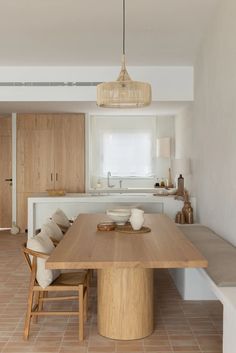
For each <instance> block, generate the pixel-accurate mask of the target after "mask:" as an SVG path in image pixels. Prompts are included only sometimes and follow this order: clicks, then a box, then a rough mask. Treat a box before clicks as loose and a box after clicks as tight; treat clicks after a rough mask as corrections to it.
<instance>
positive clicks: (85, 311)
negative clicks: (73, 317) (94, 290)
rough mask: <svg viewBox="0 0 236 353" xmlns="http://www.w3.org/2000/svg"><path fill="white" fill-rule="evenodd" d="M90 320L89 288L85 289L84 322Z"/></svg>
mask: <svg viewBox="0 0 236 353" xmlns="http://www.w3.org/2000/svg"><path fill="white" fill-rule="evenodd" d="M87 318H88V287H85V288H84V322H85V321H87Z"/></svg>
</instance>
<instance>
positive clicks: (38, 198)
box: [29, 192, 178, 203]
mask: <svg viewBox="0 0 236 353" xmlns="http://www.w3.org/2000/svg"><path fill="white" fill-rule="evenodd" d="M174 197H175V196H174V195H167V196H159V195H158V196H154V195H153V193H127V192H126V193H104V192H101V193H91V194H90V193H89V194H88V193H81V194H80V193H68V194H66V195H65V196H49V195H47V194H46V193H40V194H37V195H34V196H33V197H29V201H30V202H33V203H35V202H71V201H72V202H73V201H79V202H109V201H110V202H114V201H120V202H125V201H126V200H127V201H134V202H135V201H142V202H145V201H146V202H166V201H168V200H171V201H173V200H174ZM175 201H178V200H175Z"/></svg>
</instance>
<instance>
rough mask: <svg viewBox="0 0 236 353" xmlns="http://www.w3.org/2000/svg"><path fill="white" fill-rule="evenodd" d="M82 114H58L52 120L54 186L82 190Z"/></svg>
mask: <svg viewBox="0 0 236 353" xmlns="http://www.w3.org/2000/svg"><path fill="white" fill-rule="evenodd" d="M84 135H85V118H84V114H58V115H55V120H54V155H55V188H56V189H60V188H62V189H65V190H66V191H67V192H84V163H85V156H84V153H85V152H84V151H85V150H84V144H85V136H84Z"/></svg>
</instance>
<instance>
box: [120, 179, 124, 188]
mask: <svg viewBox="0 0 236 353" xmlns="http://www.w3.org/2000/svg"><path fill="white" fill-rule="evenodd" d="M122 182H123V180H122V179H120V180H119V183H120V189H122Z"/></svg>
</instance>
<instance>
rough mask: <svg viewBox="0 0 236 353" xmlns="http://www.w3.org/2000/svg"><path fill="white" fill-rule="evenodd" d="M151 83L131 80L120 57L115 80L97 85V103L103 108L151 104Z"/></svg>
mask: <svg viewBox="0 0 236 353" xmlns="http://www.w3.org/2000/svg"><path fill="white" fill-rule="evenodd" d="M151 100H152V90H151V85H150V84H149V83H146V82H139V81H132V80H131V78H130V76H129V74H128V72H127V70H126V67H125V58H124V55H123V57H122V68H121V72H120V74H119V77H118V79H117V81H114V82H103V83H100V84H99V85H98V86H97V105H98V106H99V107H103V108H139V107H145V106H147V105H149V104H151Z"/></svg>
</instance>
